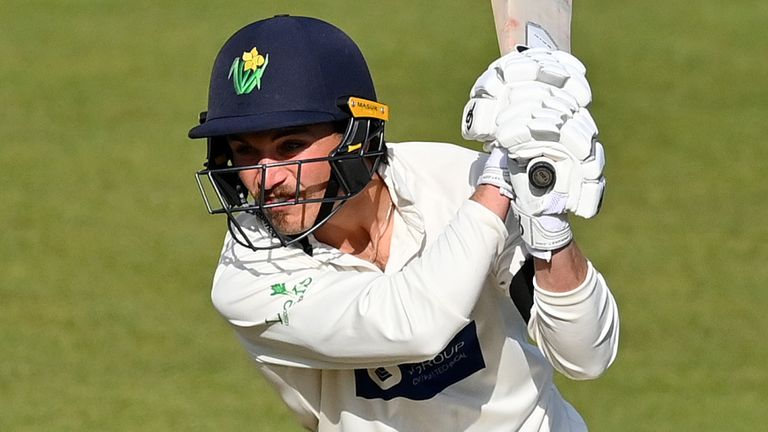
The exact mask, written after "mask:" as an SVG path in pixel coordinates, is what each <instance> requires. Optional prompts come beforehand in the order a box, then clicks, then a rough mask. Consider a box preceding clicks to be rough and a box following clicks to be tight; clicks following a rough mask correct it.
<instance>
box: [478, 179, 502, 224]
mask: <svg viewBox="0 0 768 432" xmlns="http://www.w3.org/2000/svg"><path fill="white" fill-rule="evenodd" d="M469 199H471V200H472V201H475V202H477V203H478V204H480V205H482V206H483V207H485V208H487V209H488V210H490V211H492V212H493V213H494V214H495V215H496V216H498V217H499V219H501V220H504V219H505V218H506V217H507V213H508V212H509V206H510V203H509V198H507V197H505V196H504V195H502V194H500V193H499V188H498V187H496V186H493V185H489V184H481V185H478V186H477V189H475V193H473V194H472V196H471V197H470V198H469Z"/></svg>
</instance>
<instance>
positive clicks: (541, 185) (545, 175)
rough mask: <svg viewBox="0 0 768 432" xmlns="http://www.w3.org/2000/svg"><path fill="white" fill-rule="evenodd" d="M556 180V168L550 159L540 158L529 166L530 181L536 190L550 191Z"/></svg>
mask: <svg viewBox="0 0 768 432" xmlns="http://www.w3.org/2000/svg"><path fill="white" fill-rule="evenodd" d="M555 180H556V174H555V167H554V165H553V164H552V161H550V160H549V159H547V158H544V157H538V158H536V159H533V160H532V161H531V162H530V163H529V164H528V181H529V182H530V183H531V185H533V187H535V188H536V189H541V190H544V189H549V188H550V187H551V186H552V185H553V184H555Z"/></svg>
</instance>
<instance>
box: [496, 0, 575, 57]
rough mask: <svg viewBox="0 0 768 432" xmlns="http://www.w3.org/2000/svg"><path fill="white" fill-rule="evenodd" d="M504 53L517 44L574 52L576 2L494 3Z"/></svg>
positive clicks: (531, 0) (519, 0)
mask: <svg viewBox="0 0 768 432" xmlns="http://www.w3.org/2000/svg"><path fill="white" fill-rule="evenodd" d="M491 7H492V8H493V20H494V23H495V25H496V36H497V37H498V40H499V50H500V51H501V54H502V55H503V54H506V53H508V52H510V51H512V48H514V46H515V45H517V44H523V45H527V46H529V47H531V48H536V47H544V48H548V49H558V50H562V51H568V52H570V51H571V12H572V9H573V0H491Z"/></svg>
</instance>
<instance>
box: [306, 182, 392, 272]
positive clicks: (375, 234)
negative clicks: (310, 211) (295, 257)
mask: <svg viewBox="0 0 768 432" xmlns="http://www.w3.org/2000/svg"><path fill="white" fill-rule="evenodd" d="M393 212H394V204H393V203H392V199H391V198H390V196H389V190H388V189H387V186H386V185H385V184H384V181H383V180H382V179H381V178H380V177H379V176H378V175H374V177H373V179H371V182H370V183H368V185H367V186H366V187H365V189H363V191H362V192H360V193H359V194H358V195H356V196H355V197H354V198H352V199H350V200H349V201H347V202H346V203H345V204H344V207H342V208H341V209H340V210H339V211H338V212H337V213H336V214H335V215H334V216H333V217H332V218H331V219H330V220H329V221H328V222H326V223H325V224H324V225H323V226H322V227H320V228H318V229H317V231H315V238H317V239H318V240H320V241H322V242H323V243H326V244H328V245H330V246H333V247H335V248H337V249H339V250H340V251H342V252H344V253H348V254H351V255H354V256H357V257H358V258H361V259H364V260H366V261H369V262H371V263H373V264H376V265H377V266H378V267H379V268H380V269H382V270H383V269H384V267H385V266H386V263H387V260H388V258H389V244H390V239H391V237H392V225H393V224H392V213H393Z"/></svg>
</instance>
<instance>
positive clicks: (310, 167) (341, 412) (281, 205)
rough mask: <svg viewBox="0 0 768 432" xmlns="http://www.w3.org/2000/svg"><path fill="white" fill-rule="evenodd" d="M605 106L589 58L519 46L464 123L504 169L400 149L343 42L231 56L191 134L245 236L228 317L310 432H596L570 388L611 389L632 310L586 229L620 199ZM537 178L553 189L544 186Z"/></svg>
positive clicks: (313, 24) (288, 39) (231, 257)
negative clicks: (621, 303) (576, 229)
mask: <svg viewBox="0 0 768 432" xmlns="http://www.w3.org/2000/svg"><path fill="white" fill-rule="evenodd" d="M553 76H557V77H559V78H558V79H557V80H552V79H550V78H551V77H553ZM547 77H549V78H547ZM590 101H591V91H590V87H589V84H588V82H587V80H586V78H585V68H584V66H583V65H582V64H581V63H580V62H579V61H578V60H577V59H575V58H574V57H572V56H571V55H569V54H567V53H564V52H559V51H547V50H543V49H528V50H526V49H525V48H524V47H521V48H520V49H518V50H515V51H514V52H512V53H511V54H508V55H506V56H504V57H502V58H500V59H498V60H497V61H495V62H493V63H492V64H491V65H490V66H489V68H488V69H487V70H486V71H485V72H483V73H482V74H481V75H480V77H479V78H478V80H477V82H476V83H475V85H474V86H473V87H472V89H471V92H470V99H469V101H468V103H467V105H466V108H465V110H464V117H463V118H462V119H461V122H460V123H461V127H462V132H463V134H464V136H465V137H466V138H468V139H475V140H479V141H481V142H484V143H485V147H486V150H487V151H488V153H489V154H488V153H478V152H475V151H471V150H468V149H465V148H462V147H459V146H457V145H453V144H446V143H430V142H403V143H389V142H386V141H385V138H384V129H385V125H386V123H387V121H388V120H389V114H390V113H389V108H388V107H387V106H386V105H385V104H383V103H382V102H380V101H379V100H378V98H377V96H376V92H375V90H374V85H373V82H372V79H371V75H370V73H369V70H368V67H367V65H366V62H365V59H364V58H363V55H362V54H361V52H360V50H359V49H358V47H357V45H356V44H355V43H354V42H353V41H352V40H351V39H350V38H349V37H348V36H347V35H346V34H344V33H343V32H342V31H341V30H339V29H338V28H336V27H334V26H333V25H331V24H329V23H326V22H323V21H321V20H318V19H313V18H307V17H294V16H287V15H281V16H275V17H273V18H269V19H264V20H261V21H257V22H254V23H252V24H249V25H247V26H245V27H243V28H242V29H240V30H238V31H237V32H235V33H234V35H232V36H231V37H230V38H229V40H227V41H226V43H225V44H224V46H223V47H222V48H221V50H220V51H219V53H218V55H217V56H216V59H215V61H214V65H213V71H212V75H211V81H210V92H209V99H208V108H207V112H204V113H203V114H201V116H200V124H199V125H198V126H196V127H194V128H192V129H191V130H190V131H189V136H190V137H191V138H206V139H207V143H208V154H207V158H206V163H205V169H203V170H202V171H200V172H198V175H197V179H198V184H199V185H200V187H201V190H202V191H203V196H204V198H205V202H206V205H207V206H208V210H209V212H211V213H215V214H223V215H225V217H226V221H227V227H228V230H227V231H228V232H227V234H226V237H225V239H224V245H223V248H222V251H221V258H220V261H219V263H218V266H217V268H216V271H215V275H214V277H213V290H212V300H213V303H214V305H215V307H216V309H217V310H218V311H219V312H220V314H221V315H222V316H223V318H224V319H225V320H226V321H227V322H228V323H229V324H230V325H231V327H232V328H233V330H234V332H235V334H236V336H237V339H238V340H239V342H240V343H241V344H242V346H243V348H244V349H245V350H246V351H247V352H248V354H249V355H250V357H251V358H252V359H253V361H254V362H255V363H256V365H257V366H258V368H259V370H260V371H261V373H262V374H263V376H264V377H265V378H266V379H267V381H269V382H270V383H271V384H272V385H273V386H274V388H275V390H276V391H277V393H278V394H279V395H280V397H281V398H282V400H283V401H284V402H285V404H286V405H287V406H288V407H289V408H290V409H291V411H293V413H295V415H296V418H297V420H298V421H299V422H300V423H301V424H302V425H303V426H304V427H306V428H307V429H308V430H313V431H354V432H373V431H377V432H378V431H381V432H384V431H386V432H392V431H482V432H490V431H526V432H532V431H584V430H586V426H585V423H584V421H583V419H582V418H581V416H580V415H579V414H578V413H577V411H576V410H575V409H574V408H573V407H572V406H571V405H570V404H569V403H568V402H567V401H566V400H565V399H564V398H563V397H562V396H561V395H560V393H559V392H558V390H557V388H556V387H555V385H554V384H553V374H554V373H555V371H557V372H558V373H561V374H563V375H565V376H567V377H569V378H572V379H576V380H587V379H594V378H597V377H599V376H600V375H601V374H602V373H603V372H604V371H605V370H606V369H607V368H608V367H609V365H610V364H611V363H612V362H613V360H614V358H615V356H616V352H617V347H618V338H619V317H618V310H617V306H616V303H615V301H614V298H613V296H612V294H611V292H610V290H609V288H608V286H607V284H606V282H605V280H604V279H603V276H602V275H601V274H600V272H598V270H597V269H596V268H595V266H594V265H593V264H592V263H591V262H590V261H589V260H588V259H587V258H586V257H585V256H584V255H583V254H582V253H581V251H580V250H579V248H578V246H577V244H576V242H575V241H574V239H573V234H572V231H571V229H570V224H569V217H571V215H573V214H576V215H579V216H582V217H587V218H590V217H592V216H595V215H596V214H597V212H598V210H599V207H600V203H601V199H602V194H603V188H604V184H605V181H604V179H603V175H602V170H603V164H604V155H603V147H602V145H601V144H600V142H598V141H597V127H596V125H595V122H594V121H593V119H592V117H591V115H590V114H589V111H588V110H587V106H588V104H589V103H590ZM457 123H459V122H457ZM457 126H458V124H457ZM541 158H545V159H546V160H547V161H549V162H548V163H550V164H552V166H554V167H555V169H556V172H557V180H556V182H555V183H554V184H553V185H552V186H551V187H550V188H548V189H541V188H537V187H534V186H532V185H531V184H530V179H529V176H528V174H527V169H528V168H527V167H528V165H529V164H530V162H531V161H533V160H535V159H541ZM243 408H244V410H245V409H247V408H246V407H243Z"/></svg>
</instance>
